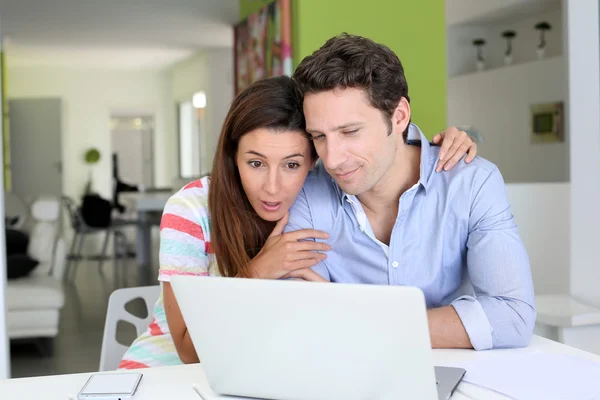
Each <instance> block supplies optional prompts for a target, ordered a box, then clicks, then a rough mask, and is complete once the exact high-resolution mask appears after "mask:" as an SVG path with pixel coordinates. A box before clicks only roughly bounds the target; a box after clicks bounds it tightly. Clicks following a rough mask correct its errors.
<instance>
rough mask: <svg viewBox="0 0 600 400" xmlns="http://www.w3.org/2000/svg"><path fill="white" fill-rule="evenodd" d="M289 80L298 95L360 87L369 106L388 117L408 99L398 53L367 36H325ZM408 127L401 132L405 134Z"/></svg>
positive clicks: (389, 119) (406, 86)
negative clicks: (324, 39)
mask: <svg viewBox="0 0 600 400" xmlns="http://www.w3.org/2000/svg"><path fill="white" fill-rule="evenodd" d="M293 79H294V81H295V83H296V85H297V87H298V90H299V91H300V93H301V94H302V96H304V95H306V94H310V93H320V92H324V91H329V90H333V89H347V88H357V89H364V90H365V91H366V93H367V94H368V96H369V100H370V102H371V105H372V106H373V107H375V108H377V109H378V110H380V111H381V112H382V113H383V114H384V115H385V116H386V117H387V118H386V121H387V122H388V126H389V128H390V131H391V118H392V116H393V115H394V110H395V109H396V107H397V106H398V104H399V103H400V100H401V99H402V97H404V98H405V99H406V100H407V101H408V102H410V98H409V97H408V84H407V82H406V77H405V76H404V68H403V67H402V63H401V62H400V59H399V58H398V56H397V55H396V54H395V53H394V52H393V51H392V50H390V49H389V48H388V47H386V46H384V45H382V44H378V43H375V42H374V41H372V40H371V39H367V38H364V37H361V36H356V35H350V34H347V33H343V34H341V35H338V36H335V37H333V38H331V39H329V40H328V41H327V42H326V43H325V44H324V45H323V46H321V48H320V49H319V50H317V51H315V52H314V53H313V54H312V55H310V56H307V57H305V58H304V60H302V62H301V63H300V65H299V66H298V68H296V71H295V72H294V75H293ZM407 132H408V127H407V129H406V131H405V132H404V137H405V139H406V134H407Z"/></svg>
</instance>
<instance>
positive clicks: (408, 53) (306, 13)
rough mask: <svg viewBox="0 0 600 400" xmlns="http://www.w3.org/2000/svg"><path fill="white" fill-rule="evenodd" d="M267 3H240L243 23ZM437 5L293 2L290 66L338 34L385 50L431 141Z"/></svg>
mask: <svg viewBox="0 0 600 400" xmlns="http://www.w3.org/2000/svg"><path fill="white" fill-rule="evenodd" d="M270 1H271V0H265V1H253V0H240V10H241V17H242V18H245V17H246V16H247V15H248V14H249V13H252V12H254V11H256V10H258V9H260V7H262V6H264V5H265V4H268V3H270ZM444 14H445V6H444V1H443V0H428V1H415V0H377V1H372V2H365V1H358V0H344V1H339V0H327V1H323V0H293V1H292V47H293V57H294V64H295V65H298V63H299V62H300V60H301V59H302V58H303V57H305V56H307V55H309V54H311V53H312V52H313V51H315V50H316V49H318V48H319V47H320V46H321V45H322V44H323V43H325V41H326V40H327V39H329V38H330V37H332V36H335V35H337V34H339V33H342V32H348V33H352V34H357V35H362V36H366V37H368V38H371V39H373V40H375V41H377V42H379V43H383V44H385V45H386V46H388V47H390V48H391V49H392V50H393V51H394V52H396V54H398V56H399V57H400V60H401V61H402V64H403V65H404V69H405V72H406V77H407V80H408V86H409V94H410V97H411V106H412V117H413V118H412V120H413V122H415V123H416V124H418V125H419V127H420V128H421V129H422V130H423V132H424V133H425V134H426V135H427V136H428V137H429V138H431V137H432V136H433V135H434V134H435V133H437V132H439V131H440V130H441V129H443V128H444V127H445V125H446V76H447V73H446V24H445V19H444V18H445V17H444Z"/></svg>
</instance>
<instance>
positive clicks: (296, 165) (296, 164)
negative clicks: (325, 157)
mask: <svg viewBox="0 0 600 400" xmlns="http://www.w3.org/2000/svg"><path fill="white" fill-rule="evenodd" d="M286 167H287V168H288V169H296V168H298V167H300V164H298V163H297V162H289V163H287V164H286Z"/></svg>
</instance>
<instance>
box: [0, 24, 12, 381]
mask: <svg viewBox="0 0 600 400" xmlns="http://www.w3.org/2000/svg"><path fill="white" fill-rule="evenodd" d="M1 49H2V33H1V31H0V50H1ZM0 74H2V66H1V65H0ZM1 90H2V81H1V80H0V91H1ZM0 112H2V96H0ZM2 129H3V126H2V119H1V118H0V187H1V188H2V191H0V211H2V213H1V215H0V379H6V378H9V377H10V353H9V351H10V348H9V343H8V332H7V327H6V238H5V236H6V235H5V232H4V173H3V169H4V151H3V149H4V140H2Z"/></svg>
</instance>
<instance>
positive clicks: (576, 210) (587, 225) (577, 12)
mask: <svg viewBox="0 0 600 400" xmlns="http://www.w3.org/2000/svg"><path fill="white" fill-rule="evenodd" d="M563 11H564V15H565V16H564V18H565V20H564V21H565V24H564V29H565V35H566V37H565V44H566V46H565V52H566V55H567V57H566V60H567V81H568V88H569V89H568V94H569V95H568V99H569V100H568V102H567V104H566V111H567V121H568V122H567V124H568V129H567V132H569V134H570V135H571V137H570V140H569V143H570V152H571V153H570V163H571V164H570V167H571V168H570V169H571V255H570V258H571V265H570V267H571V285H570V287H571V294H572V295H573V296H575V297H576V298H579V299H581V300H582V301H584V302H587V303H589V304H590V305H594V306H596V307H600V257H599V254H600V253H599V250H600V233H598V230H599V227H600V68H599V63H600V48H599V45H600V43H599V42H600V40H599V36H600V30H599V27H598V14H599V4H598V0H563ZM548 84H552V83H551V82H548ZM548 162H552V160H548ZM548 218H552V216H551V215H549V216H548Z"/></svg>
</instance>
